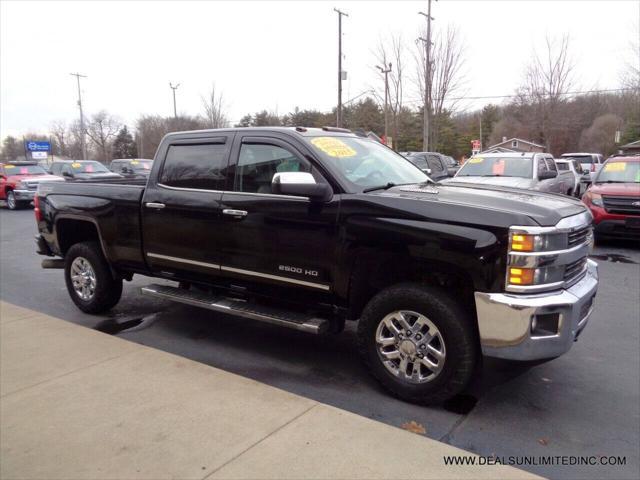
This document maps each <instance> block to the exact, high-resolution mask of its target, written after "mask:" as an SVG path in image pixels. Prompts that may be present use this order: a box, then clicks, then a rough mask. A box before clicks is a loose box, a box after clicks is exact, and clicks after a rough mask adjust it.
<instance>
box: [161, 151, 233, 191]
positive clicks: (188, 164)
mask: <svg viewBox="0 0 640 480" xmlns="http://www.w3.org/2000/svg"><path fill="white" fill-rule="evenodd" d="M226 153H227V147H226V145H225V144H224V143H207V144H197V145H171V146H169V151H168V152H167V157H166V159H165V161H164V166H163V168H162V175H161V176H160V183H162V184H163V185H167V186H170V187H181V188H196V189H202V190H222V189H224V186H225V174H224V170H225V168H226V167H227V155H226Z"/></svg>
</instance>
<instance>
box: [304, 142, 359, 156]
mask: <svg viewBox="0 0 640 480" xmlns="http://www.w3.org/2000/svg"><path fill="white" fill-rule="evenodd" d="M311 143H313V144H314V145H315V146H316V147H317V148H319V149H320V150H322V151H323V152H324V153H326V154H327V155H329V156H330V157H336V158H344V157H355V155H356V151H355V150H354V149H353V148H351V147H350V146H349V145H347V144H346V143H344V142H343V141H342V140H340V139H339V138H335V137H316V138H313V139H312V140H311Z"/></svg>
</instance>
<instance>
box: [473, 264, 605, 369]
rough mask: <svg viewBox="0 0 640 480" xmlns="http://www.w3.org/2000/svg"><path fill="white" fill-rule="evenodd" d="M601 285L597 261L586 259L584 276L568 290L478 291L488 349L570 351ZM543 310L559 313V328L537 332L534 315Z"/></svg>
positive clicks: (537, 355)
mask: <svg viewBox="0 0 640 480" xmlns="http://www.w3.org/2000/svg"><path fill="white" fill-rule="evenodd" d="M597 289H598V264H597V263H596V262H594V261H593V260H587V273H586V275H585V276H584V278H583V279H582V280H580V281H579V282H578V283H576V284H575V285H573V286H571V287H570V288H568V289H566V290H561V291H556V292H550V293H545V294H537V295H521V294H504V293H482V292H476V293H475V299H476V311H477V313H478V328H479V331H480V344H481V346H482V353H483V355H486V356H488V357H498V358H505V359H510V360H540V359H546V358H553V357H557V356H559V355H562V354H563V353H566V352H567V351H568V350H569V349H570V348H571V345H572V344H573V342H574V341H575V340H576V339H577V338H578V335H579V334H580V332H581V331H582V329H584V327H585V326H586V324H587V321H588V320H589V316H590V315H591V312H592V311H593V299H594V297H595V295H596V291H597ZM543 315H544V316H546V318H551V319H557V329H556V331H554V332H549V331H545V332H544V334H543V335H540V333H539V332H537V331H536V332H534V329H533V328H532V323H533V321H534V319H536V321H538V320H537V319H539V318H542V317H540V316H543ZM555 315H557V316H555ZM554 321H555V320H554Z"/></svg>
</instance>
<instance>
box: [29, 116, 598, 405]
mask: <svg viewBox="0 0 640 480" xmlns="http://www.w3.org/2000/svg"><path fill="white" fill-rule="evenodd" d="M34 203H35V214H36V218H37V223H38V229H39V235H38V237H37V244H38V252H39V253H41V254H42V255H48V256H58V257H61V260H60V261H58V262H57V263H59V264H64V276H65V280H66V285H67V290H68V292H69V295H70V297H71V299H72V300H73V302H74V303H75V304H76V305H77V306H78V308H80V309H81V310H82V311H84V312H88V313H99V312H104V311H106V310H108V309H110V308H111V307H113V306H114V305H115V304H116V303H117V302H118V301H119V300H120V296H121V294H122V283H123V281H128V280H131V279H132V277H133V276H134V275H145V276H148V277H158V278H164V279H168V280H172V281H176V282H179V283H177V284H176V285H175V286H167V285H166V282H165V283H164V284H162V285H159V284H151V285H148V286H146V287H143V288H142V289H141V292H142V293H143V294H145V295H152V296H156V297H161V298H165V299H169V300H172V301H176V302H182V303H187V304H189V305H196V306H200V307H202V308H206V309H210V310H214V311H220V312H224V313H231V314H236V315H237V316H238V317H246V318H249V319H252V320H258V321H263V322H269V323H272V324H276V325H279V326H285V327H290V328H294V329H298V330H302V331H305V332H309V333H312V334H326V333H337V332H340V331H341V330H342V329H343V327H344V324H345V322H346V321H353V322H357V333H358V348H359V350H360V353H361V356H362V359H363V360H364V362H365V363H366V365H367V366H368V367H369V369H370V371H371V373H372V374H373V375H374V376H375V377H376V378H377V379H378V380H379V381H380V383H381V384H382V385H384V387H386V388H387V389H388V390H389V391H390V392H392V393H393V394H394V395H397V396H398V397H400V398H402V399H405V400H408V401H411V402H418V403H437V402H441V401H442V400H444V399H446V398H449V397H451V396H453V395H455V394H456V393H458V392H460V391H461V390H462V389H464V388H465V386H466V385H467V384H468V382H469V381H470V379H471V378H472V377H473V376H474V374H475V373H476V371H477V369H476V367H477V366H478V365H479V363H480V360H481V358H482V355H485V356H494V357H501V358H505V359H512V360H540V359H551V358H554V357H557V356H559V355H562V354H564V353H566V352H567V351H568V350H569V349H570V348H571V346H572V345H573V343H574V341H575V340H576V339H577V338H578V336H579V334H580V332H581V331H582V330H583V329H584V328H585V326H586V325H587V322H588V319H589V316H590V315H591V312H592V309H593V299H594V297H595V295H596V290H597V286H598V272H597V265H596V263H595V262H593V261H592V260H590V259H588V253H589V250H590V248H591V244H592V231H591V220H592V217H591V214H590V213H589V211H588V210H587V209H586V208H585V206H584V205H583V204H582V203H581V202H579V201H578V200H575V199H571V198H568V197H564V196H561V195H556V194H549V193H540V192H534V191H523V190H514V189H512V188H508V187H497V186H488V185H475V184H469V183H458V182H456V181H455V179H453V180H452V181H451V182H448V183H446V184H438V183H435V182H433V181H432V180H431V179H430V178H429V177H428V176H427V175H426V174H425V173H424V172H422V171H421V170H420V169H418V168H417V167H415V166H414V165H413V164H411V163H410V162H409V161H408V160H406V159H405V158H403V157H402V156H400V155H398V154H397V153H396V152H394V151H393V150H391V149H389V148H387V147H386V146H384V145H381V144H380V143H378V142H376V141H373V140H371V139H368V138H363V137H361V136H358V135H355V134H353V133H351V132H349V131H347V130H342V129H335V128H329V127H325V128H322V129H316V128H303V127H296V128H271V127H269V128H241V129H222V130H204V131H194V132H179V133H173V134H169V135H167V136H165V137H164V139H163V140H162V142H161V144H160V146H159V148H158V151H157V152H156V155H155V159H154V162H153V168H152V170H151V173H150V176H149V178H148V181H146V182H144V181H137V180H117V181H106V180H105V181H99V182H98V181H87V182H81V181H79V182H66V183H65V182H60V183H56V184H50V185H48V186H47V187H46V189H45V188H42V189H40V190H39V191H38V193H37V194H36V197H35V200H34ZM53 262H54V263H55V260H54V261H53ZM310 262H312V265H313V267H312V268H307V267H305V265H309V264H310ZM51 263H52V261H51V260H49V263H48V265H49V266H50V265H51ZM275 266H277V269H276V268H274V267H275ZM195 287H197V288H195ZM238 321H241V320H240V319H239V320H238Z"/></svg>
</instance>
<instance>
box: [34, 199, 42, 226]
mask: <svg viewBox="0 0 640 480" xmlns="http://www.w3.org/2000/svg"><path fill="white" fill-rule="evenodd" d="M33 213H34V214H35V215H36V222H40V221H42V211H41V210H40V197H39V196H38V194H37V193H36V194H35V195H34V197H33Z"/></svg>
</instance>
